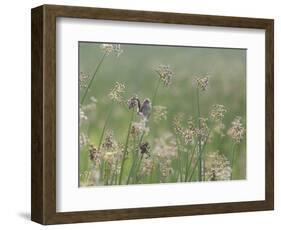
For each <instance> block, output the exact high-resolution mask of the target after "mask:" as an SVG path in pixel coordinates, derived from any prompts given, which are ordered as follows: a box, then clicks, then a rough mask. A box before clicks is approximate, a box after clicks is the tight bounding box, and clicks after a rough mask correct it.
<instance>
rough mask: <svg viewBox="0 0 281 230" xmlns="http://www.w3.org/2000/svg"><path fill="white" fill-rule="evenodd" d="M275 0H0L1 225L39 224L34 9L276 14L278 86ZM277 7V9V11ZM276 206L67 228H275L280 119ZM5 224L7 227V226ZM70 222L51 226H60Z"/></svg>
mask: <svg viewBox="0 0 281 230" xmlns="http://www.w3.org/2000/svg"><path fill="white" fill-rule="evenodd" d="M279 2H280V1H277V0H275V1H274V0H264V1H257V0H256V1H245V0H230V1H225V0H221V1H220V0H212V1H207V0H205V1H200V0H192V1H189V0H184V1H183V0H142V1H132V0H131V1H130V0H127V1H125V0H124V1H121V0H107V1H102V0H100V1H97V0H77V1H75V2H74V1H63V0H56V1H51V0H45V1H39V0H38V1H35V0H34V1H13V0H8V1H2V2H1V6H0V17H1V20H0V25H1V27H0V31H1V35H0V39H1V42H0V57H1V62H0V63H1V65H0V66H1V68H0V79H1V84H0V94H1V97H0V98H1V99H0V103H1V112H0V134H1V139H0V140H1V142H0V143H1V145H0V149H1V150H0V155H1V160H0V171H1V173H0V179H1V188H0V226H1V229H14V228H15V229H16V228H19V229H41V228H43V227H42V226H40V225H38V224H35V223H32V222H30V221H29V218H30V217H29V216H30V8H32V7H35V6H38V5H41V4H44V3H48V4H68V5H73V4H74V5H85V6H96V7H111V8H127V9H137V10H156V11H174V12H186V13H199V14H218V15H233V16H247V17H264V18H274V19H275V43H276V44H275V76H276V77H275V86H276V87H278V85H280V83H281V82H280V78H279V76H280V73H281V69H280V52H281V50H280V43H278V41H280V40H281V39H280V38H281V14H280V6H278V3H279ZM278 8H279V10H278ZM275 92H276V97H275V100H276V102H275V103H276V104H275V108H276V109H275V111H276V113H275V117H276V118H278V117H280V115H281V114H280V113H281V106H280V99H278V98H281V93H280V91H279V92H278V90H277V89H276V90H275ZM275 130H276V131H275V134H276V136H275V142H276V148H275V162H276V164H275V165H276V166H275V175H276V177H275V178H276V179H275V183H276V189H275V194H276V202H275V207H276V210H275V211H274V212H272V211H270V212H252V213H240V214H223V215H208V216H194V217H177V218H165V219H152V220H137V221H135V220H134V221H132V220H131V221H119V222H116V221H115V222H107V223H94V224H93V223H88V224H79V225H77V224H76V225H68V226H67V227H68V228H69V229H93V228H96V229H100V228H103V229H113V228H114V229H119V228H122V229H124V230H125V229H132V228H134V229H146V228H150V227H154V228H161V229H172V228H173V229H176V228H181V229H195V228H196V229H217V230H219V229H227V230H231V229H235V230H237V229H247V228H248V229H254V228H259V227H261V228H268V229H277V223H278V222H280V217H281V216H280V213H281V211H280V208H281V200H280V195H279V194H280V189H281V182H280V177H279V175H280V173H281V170H280V168H279V167H280V166H281V165H280V162H281V157H280V155H279V153H280V150H281V149H280V147H281V144H280V143H277V142H278V140H279V139H280V137H281V136H280V131H281V124H280V119H276V121H275ZM4 226H5V227H4ZM64 227H66V226H62V225H61V226H52V227H50V228H51V229H61V228H64Z"/></svg>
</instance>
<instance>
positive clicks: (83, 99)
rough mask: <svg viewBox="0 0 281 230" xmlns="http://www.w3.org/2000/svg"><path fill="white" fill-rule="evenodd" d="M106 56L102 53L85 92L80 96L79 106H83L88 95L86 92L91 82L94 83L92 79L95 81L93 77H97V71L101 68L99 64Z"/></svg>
mask: <svg viewBox="0 0 281 230" xmlns="http://www.w3.org/2000/svg"><path fill="white" fill-rule="evenodd" d="M106 54H107V53H104V54H103V56H102V58H101V59H100V61H99V63H98V65H97V68H96V70H95V72H94V74H93V76H92V78H91V80H90V82H89V84H88V85H87V88H86V89H85V92H84V94H83V96H82V99H81V102H80V104H81V105H83V104H84V102H85V99H86V96H87V94H88V91H89V89H90V88H91V85H92V83H93V81H94V79H95V77H96V75H97V72H98V71H99V69H100V67H101V64H102V63H103V61H104V58H105V57H106Z"/></svg>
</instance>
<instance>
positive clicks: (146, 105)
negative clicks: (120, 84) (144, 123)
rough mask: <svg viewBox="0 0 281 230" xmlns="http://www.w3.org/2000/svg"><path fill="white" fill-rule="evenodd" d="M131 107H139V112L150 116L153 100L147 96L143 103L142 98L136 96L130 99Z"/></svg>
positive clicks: (129, 104)
mask: <svg viewBox="0 0 281 230" xmlns="http://www.w3.org/2000/svg"><path fill="white" fill-rule="evenodd" d="M128 106H129V109H132V108H135V107H137V111H138V114H139V115H141V116H143V117H145V118H148V117H149V115H150V112H151V102H150V100H149V99H148V98H146V99H145V100H144V101H143V103H141V102H140V99H139V98H138V97H137V96H135V97H132V98H130V99H129V100H128Z"/></svg>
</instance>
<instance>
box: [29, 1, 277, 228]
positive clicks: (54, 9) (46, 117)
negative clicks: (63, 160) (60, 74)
mask: <svg viewBox="0 0 281 230" xmlns="http://www.w3.org/2000/svg"><path fill="white" fill-rule="evenodd" d="M57 17H72V18H88V19H105V20H121V21H137V22H150V23H156V22H157V23H173V24H188V25H203V26H222V27H239V28H256V29H264V30H265V34H266V35H265V36H266V44H265V45H266V57H265V61H266V63H265V64H266V72H265V76H266V85H265V87H266V161H265V168H266V172H265V173H266V181H265V182H266V183H265V184H266V186H265V196H266V197H265V200H264V201H249V202H233V203H216V204H200V205H183V206H169V207H149V208H131V209H118V210H104V211H79V212H63V213H58V212H56V18H57ZM31 51H32V157H31V161H32V167H31V173H32V177H31V182H32V183H31V184H32V185H31V193H32V194H31V219H32V220H33V221H35V222H38V223H41V224H61V223H75V222H89V221H108V220H124V219H139V218H155V217H169V216H184V215H198V214H214V213H230V212H244V211H259V210H273V209H274V91H273V90H274V76H273V69H274V66H273V65H274V62H273V61H274V21H273V20H271V19H257V18H240V17H223V16H210V15H193V14H178V13H163V12H147V11H129V10H115V9H102V8H88V7H73V6H56V5H43V6H39V7H37V8H34V9H32V50H31Z"/></svg>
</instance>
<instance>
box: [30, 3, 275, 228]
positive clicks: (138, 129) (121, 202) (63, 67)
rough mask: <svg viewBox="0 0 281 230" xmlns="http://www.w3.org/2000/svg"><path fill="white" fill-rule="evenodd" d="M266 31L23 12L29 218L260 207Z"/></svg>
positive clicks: (255, 24)
mask: <svg viewBox="0 0 281 230" xmlns="http://www.w3.org/2000/svg"><path fill="white" fill-rule="evenodd" d="M273 28H274V26H273V20H271V19H257V18H240V17H224V16H210V15H193V14H178V13H163V12H147V11H129V10H116V9H101V8H87V7H73V6H56V5H43V6H40V7H37V8H34V9H32V205H31V206H32V210H31V212H32V215H31V218H32V220H33V221H36V222H38V223H41V224H60V223H75V222H89V221H107V220H123V219H138V218H154V217H169V216H182V215H198V214H214V213H229V212H244V211H259V210H272V209H273V208H274V97H273V95H274V92H273V89H274V77H273V69H274V68H273V60H274V50H273V47H274V43H273V38H274V36H273Z"/></svg>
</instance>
